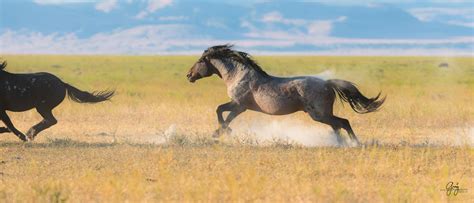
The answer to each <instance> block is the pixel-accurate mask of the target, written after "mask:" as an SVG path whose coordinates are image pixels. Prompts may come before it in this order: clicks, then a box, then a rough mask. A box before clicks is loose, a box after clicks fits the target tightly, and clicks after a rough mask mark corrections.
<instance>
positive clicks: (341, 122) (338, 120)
mask: <svg viewBox="0 0 474 203" xmlns="http://www.w3.org/2000/svg"><path fill="white" fill-rule="evenodd" d="M331 120H333V122H336V123H337V127H339V128H344V130H346V131H347V134H349V137H350V138H351V140H352V141H354V142H356V143H357V144H358V145H360V142H359V139H357V136H356V135H355V133H354V131H353V130H352V127H351V124H350V123H349V121H348V120H347V119H344V118H339V117H337V116H333V117H332V118H331Z"/></svg>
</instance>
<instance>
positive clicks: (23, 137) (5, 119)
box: [0, 109, 28, 142]
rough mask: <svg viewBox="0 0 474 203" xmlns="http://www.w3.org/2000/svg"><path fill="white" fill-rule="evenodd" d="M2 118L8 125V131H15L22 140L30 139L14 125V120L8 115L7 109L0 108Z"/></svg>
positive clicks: (0, 117)
mask: <svg viewBox="0 0 474 203" xmlns="http://www.w3.org/2000/svg"><path fill="white" fill-rule="evenodd" d="M0 119H2V121H3V123H5V125H6V126H7V128H8V129H7V130H8V131H11V132H13V133H14V134H15V135H16V136H17V137H18V138H20V139H21V140H22V141H24V142H26V141H28V139H27V138H26V136H25V135H24V134H23V133H22V132H20V131H19V130H17V129H16V128H15V126H14V125H13V123H12V121H11V120H10V118H9V117H8V115H7V112H5V110H3V109H2V110H0Z"/></svg>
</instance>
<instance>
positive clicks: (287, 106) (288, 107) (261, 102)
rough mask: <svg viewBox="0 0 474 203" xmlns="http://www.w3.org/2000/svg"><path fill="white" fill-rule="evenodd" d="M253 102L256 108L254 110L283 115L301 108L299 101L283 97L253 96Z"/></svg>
mask: <svg viewBox="0 0 474 203" xmlns="http://www.w3.org/2000/svg"><path fill="white" fill-rule="evenodd" d="M255 103H256V108H255V109H254V110H258V111H261V112H263V113H266V114H270V115H285V114H290V113H294V112H296V111H300V110H302V105H301V103H300V102H299V101H297V100H295V99H288V98H283V97H264V98H255Z"/></svg>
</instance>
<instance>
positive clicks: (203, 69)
mask: <svg viewBox="0 0 474 203" xmlns="http://www.w3.org/2000/svg"><path fill="white" fill-rule="evenodd" d="M214 73H216V74H219V73H218V71H217V69H216V67H215V66H214V65H212V63H211V62H210V58H209V56H208V55H207V52H204V53H203V55H202V56H201V58H200V59H199V60H198V61H197V62H196V63H194V65H193V66H192V67H191V69H190V70H189V72H188V74H187V75H186V76H187V77H188V80H189V82H195V81H196V80H199V79H201V78H205V77H209V76H211V75H212V74H214Z"/></svg>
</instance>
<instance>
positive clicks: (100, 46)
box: [0, 0, 474, 55]
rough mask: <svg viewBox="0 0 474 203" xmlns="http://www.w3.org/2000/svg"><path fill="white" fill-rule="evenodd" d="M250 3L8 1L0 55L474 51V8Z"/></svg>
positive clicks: (0, 23) (1, 20)
mask: <svg viewBox="0 0 474 203" xmlns="http://www.w3.org/2000/svg"><path fill="white" fill-rule="evenodd" d="M243 2H244V3H239V2H230V3H221V2H218V1H172V0H149V1H133V0H128V1H116V0H106V1H99V2H96V1H77V0H76V1H61V0H37V1H31V2H30V1H21V0H20V1H14V0H3V1H1V3H0V7H1V14H0V46H1V47H0V52H1V53H20V54H21V53H47V54H48V53H51V54H194V53H199V52H201V51H202V50H203V49H204V48H206V47H208V46H210V45H214V44H220V43H234V44H236V45H237V46H238V47H239V48H240V49H244V50H248V51H253V52H255V53H261V54H264V53H269V54H273V53H275V54H327V55H379V54H381V55H392V54H393V55H411V54H414V55H473V52H474V23H473V21H474V8H473V7H472V6H471V7H469V6H466V5H470V4H469V3H467V4H466V3H458V4H436V3H432V4H427V3H423V4H396V3H392V4H390V3H389V4H369V3H359V4H344V3H340V4H334V3H332V4H331V3H314V2H296V3H295V2H289V1H277V2H264V3H252V2H248V1H243ZM453 5H454V6H453Z"/></svg>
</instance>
